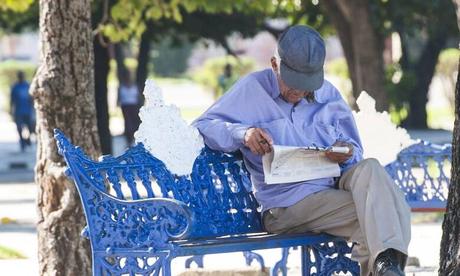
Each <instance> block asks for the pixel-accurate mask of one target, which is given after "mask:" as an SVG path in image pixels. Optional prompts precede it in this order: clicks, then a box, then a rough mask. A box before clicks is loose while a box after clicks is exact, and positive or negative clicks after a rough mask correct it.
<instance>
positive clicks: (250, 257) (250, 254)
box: [243, 251, 265, 271]
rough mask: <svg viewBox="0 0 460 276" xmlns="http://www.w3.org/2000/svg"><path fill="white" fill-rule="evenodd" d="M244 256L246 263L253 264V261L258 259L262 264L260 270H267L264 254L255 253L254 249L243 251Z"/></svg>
mask: <svg viewBox="0 0 460 276" xmlns="http://www.w3.org/2000/svg"><path fill="white" fill-rule="evenodd" d="M243 256H244V258H245V259H246V265H248V266H249V265H251V263H252V262H253V261H254V260H256V261H257V262H258V263H259V264H260V270H261V271H265V262H264V257H262V255H260V254H257V253H254V252H252V251H243Z"/></svg>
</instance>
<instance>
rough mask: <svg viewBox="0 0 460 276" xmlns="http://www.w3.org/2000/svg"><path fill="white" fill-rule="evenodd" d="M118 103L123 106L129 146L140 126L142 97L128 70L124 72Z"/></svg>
mask: <svg viewBox="0 0 460 276" xmlns="http://www.w3.org/2000/svg"><path fill="white" fill-rule="evenodd" d="M117 103H118V105H119V106H120V107H121V111H122V113H123V119H124V124H125V131H124V135H125V137H126V142H127V143H128V146H130V145H132V144H133V142H134V132H136V130H137V129H138V128H139V124H140V123H141V120H140V119H139V109H140V107H141V98H140V93H139V89H138V87H137V85H136V84H134V82H133V81H132V80H131V74H130V72H129V71H126V72H124V73H123V74H122V77H121V80H120V86H119V88H118V100H117Z"/></svg>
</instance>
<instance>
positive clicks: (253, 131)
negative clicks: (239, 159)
mask: <svg viewBox="0 0 460 276" xmlns="http://www.w3.org/2000/svg"><path fill="white" fill-rule="evenodd" d="M244 145H245V146H246V147H248V148H249V149H250V150H251V151H252V153H254V154H259V155H263V154H265V153H269V152H270V151H272V145H273V140H272V138H271V137H270V135H268V133H267V132H265V131H264V130H263V129H261V128H256V127H251V128H249V129H248V130H246V133H245V135H244Z"/></svg>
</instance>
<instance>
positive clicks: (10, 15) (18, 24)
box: [0, 0, 38, 34]
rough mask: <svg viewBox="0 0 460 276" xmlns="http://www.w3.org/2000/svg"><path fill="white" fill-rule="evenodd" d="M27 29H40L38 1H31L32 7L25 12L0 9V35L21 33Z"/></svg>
mask: <svg viewBox="0 0 460 276" xmlns="http://www.w3.org/2000/svg"><path fill="white" fill-rule="evenodd" d="M1 1H2V0H0V2H1ZM18 2H21V1H18ZM32 2H33V3H32ZM0 6H1V4H0ZM27 29H29V30H36V29H38V1H31V5H30V6H28V7H27V9H24V10H21V9H20V10H16V9H15V10H12V9H7V10H2V9H1V8H0V34H1V33H2V32H4V33H19V32H22V31H24V30H27Z"/></svg>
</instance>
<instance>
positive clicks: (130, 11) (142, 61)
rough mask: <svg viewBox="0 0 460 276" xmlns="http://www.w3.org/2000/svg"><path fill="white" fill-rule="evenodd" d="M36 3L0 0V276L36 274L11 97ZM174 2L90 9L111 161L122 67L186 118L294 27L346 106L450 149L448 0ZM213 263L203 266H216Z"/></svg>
mask: <svg viewBox="0 0 460 276" xmlns="http://www.w3.org/2000/svg"><path fill="white" fill-rule="evenodd" d="M41 2H42V3H39V2H38V1H33V0H19V1H0V133H2V135H1V138H0V158H1V159H2V162H1V165H0V220H1V221H0V222H1V224H0V259H2V260H0V272H2V271H9V270H11V271H19V274H17V273H15V274H16V275H31V274H30V273H36V274H38V273H39V272H38V271H39V269H38V263H37V257H36V252H37V250H38V247H37V238H36V226H35V225H36V223H37V214H36V211H35V209H36V202H35V198H36V194H37V192H38V190H39V187H37V185H36V184H35V183H34V171H33V168H34V165H35V164H36V146H35V145H33V146H32V147H31V148H29V149H27V150H26V152H25V153H21V152H20V149H19V144H18V143H17V139H18V138H17V134H16V130H15V125H14V123H13V122H12V119H11V117H10V115H9V94H10V87H11V85H12V84H13V82H14V81H15V75H16V72H17V71H18V70H22V71H24V72H26V76H27V78H26V79H27V80H28V81H31V80H32V78H33V76H34V74H35V73H36V70H37V68H38V66H39V64H40V50H39V49H40V48H39V46H40V34H39V31H40V30H39V11H40V8H41V6H40V4H41V5H42V6H43V4H44V3H46V2H49V1H41ZM179 2H180V1H146V0H145V1H121V0H120V1H115V0H114V1H91V18H92V22H91V29H92V33H91V34H92V37H93V41H92V43H93V47H94V48H93V54H94V70H95V71H94V78H95V82H94V95H95V105H96V110H97V113H96V117H97V123H98V134H99V137H100V145H101V151H100V153H103V154H109V153H112V154H115V155H116V154H119V153H120V152H121V151H122V150H123V149H124V148H125V146H126V145H125V142H124V140H123V137H122V136H121V135H122V133H123V122H122V120H123V118H122V116H121V111H120V109H119V107H117V105H116V94H117V88H118V84H119V79H120V74H121V72H122V70H126V69H127V70H129V71H130V72H131V73H132V74H133V77H135V79H136V83H137V84H138V86H139V87H143V83H144V82H145V79H146V78H153V79H154V80H155V81H156V82H157V83H158V84H159V85H160V86H161V87H162V89H163V93H164V97H165V101H166V103H168V104H175V105H177V106H178V107H179V108H180V109H181V113H182V116H183V118H184V119H185V120H187V121H188V122H190V121H192V120H193V119H194V118H196V117H197V116H198V115H199V114H201V113H202V112H203V111H204V110H205V109H206V108H207V107H208V106H209V105H210V104H212V102H213V101H214V100H215V99H216V98H218V97H219V96H220V95H221V94H222V93H223V91H221V89H220V88H219V86H218V77H219V75H221V74H222V72H223V68H224V66H225V65H226V64H231V65H232V66H233V69H234V74H235V75H236V76H235V78H236V77H239V76H243V75H244V74H246V73H248V72H251V71H254V70H259V69H263V68H267V67H268V66H269V59H270V57H271V56H272V54H273V51H274V49H275V45H276V37H277V35H278V34H279V33H281V32H282V31H283V30H284V29H285V28H287V27H288V26H290V25H293V24H308V25H311V26H313V27H315V28H317V29H318V30H319V31H320V32H321V33H322V34H323V36H324V37H325V40H326V45H327V57H326V66H325V69H326V78H327V79H329V80H331V81H332V83H333V84H334V85H336V86H337V87H338V88H339V90H340V91H341V92H342V93H343V97H344V98H345V99H346V100H347V101H348V103H349V104H350V105H351V106H352V107H353V108H356V105H355V100H356V98H357V96H358V95H359V93H360V92H361V91H362V90H366V91H367V92H368V93H369V94H370V95H371V96H373V97H374V98H375V99H376V100H377V108H378V109H379V111H384V110H386V111H388V112H389V114H390V116H391V118H392V121H393V122H394V123H395V124H397V125H400V126H403V127H404V128H406V129H408V130H409V133H410V134H411V135H412V137H413V138H423V139H427V140H430V141H432V142H436V143H440V144H442V143H450V142H451V141H452V130H453V127H454V117H455V116H454V107H455V93H454V92H455V83H456V79H457V74H458V60H459V57H460V51H459V50H458V42H459V40H458V38H459V34H458V26H457V17H456V14H455V11H456V6H455V1H454V2H452V1H450V0H439V1H423V0H419V1H416V0H408V1H392V0H378V1H377V0H369V1H321V0H319V1H318V0H316V1H315V0H313V1H300V0H295V1H294V0H293V1H290V0H286V1H281V0H280V1H276V0H273V1H221V2H220V1H183V2H182V4H180V3H179ZM217 2H220V3H219V4H217ZM248 3H249V4H248ZM442 219H443V215H442V214H417V215H414V217H413V223H414V228H413V231H414V242H413V243H412V244H411V249H410V250H411V251H410V253H411V255H413V256H417V257H418V259H419V260H420V266H421V267H420V268H419V269H416V270H414V271H416V273H419V274H420V275H422V274H423V273H428V274H429V273H435V271H437V266H438V265H439V253H438V252H439V243H440V240H441V223H442ZM269 254H272V255H273V254H277V253H269ZM21 258H22V259H21ZM24 258H25V259H24ZM234 259H235V258H234ZM236 259H238V258H236ZM218 260H219V259H215V261H209V262H208V261H206V263H207V264H208V263H213V262H214V264H216V263H217V265H218V266H221V265H222V264H221V263H219V261H218ZM238 263H239V264H240V266H241V267H244V266H243V258H242V257H241V256H240V258H239V261H235V262H232V265H238ZM293 265H295V263H294V264H293ZM179 266H181V264H177V268H179ZM21 269H23V271H22V270H21ZM181 269H182V268H181ZM293 269H295V268H293ZM21 271H22V272H21ZM21 273H22V274H21ZM0 274H3V273H0Z"/></svg>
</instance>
